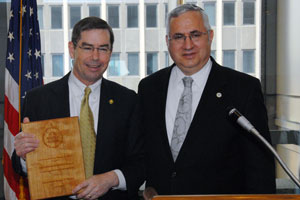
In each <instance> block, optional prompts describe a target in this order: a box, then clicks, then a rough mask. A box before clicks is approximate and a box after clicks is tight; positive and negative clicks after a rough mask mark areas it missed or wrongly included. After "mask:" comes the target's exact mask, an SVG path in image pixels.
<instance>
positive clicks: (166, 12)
mask: <svg viewBox="0 0 300 200" xmlns="http://www.w3.org/2000/svg"><path fill="white" fill-rule="evenodd" d="M168 13H169V7H168V4H167V3H165V26H167V20H168Z"/></svg>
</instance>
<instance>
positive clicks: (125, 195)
mask: <svg viewBox="0 0 300 200" xmlns="http://www.w3.org/2000/svg"><path fill="white" fill-rule="evenodd" d="M68 78H69V74H68V75H66V76H64V77H63V78H62V79H60V80H58V81H54V82H52V83H49V84H47V85H44V86H42V87H39V88H35V89H33V90H31V91H30V92H28V93H27V95H26V98H25V100H24V105H23V112H22V115H23V117H29V119H30V121H37V120H46V119H53V118H61V117H69V116H70V110H69V107H70V106H69V87H68ZM110 99H112V100H113V101H114V103H113V104H110V103H109V100H110ZM136 102H137V96H136V94H135V92H134V91H131V90H129V89H127V88H125V87H123V86H121V85H119V84H117V83H114V82H111V81H109V80H106V79H104V78H103V79H102V84H101V92H100V106H99V119H98V131H97V141H96V153H95V165H94V174H100V173H104V172H108V171H110V170H114V169H120V170H121V171H122V172H123V174H124V176H125V180H126V185H127V191H120V190H110V191H109V192H108V193H107V194H106V195H105V196H104V197H103V199H116V200H119V199H136V198H137V192H138V189H139V186H140V185H141V184H142V183H143V181H144V167H143V162H142V159H143V154H142V145H143V141H142V138H141V136H140V132H139V130H138V126H137V120H138V119H137V118H138V117H137V110H136V108H137V107H136ZM23 117H22V118H23ZM13 162H14V168H15V169H16V171H17V172H19V173H20V172H21V168H20V167H21V166H20V163H19V158H17V157H16V156H14V159H13ZM101 199H102V198H101Z"/></svg>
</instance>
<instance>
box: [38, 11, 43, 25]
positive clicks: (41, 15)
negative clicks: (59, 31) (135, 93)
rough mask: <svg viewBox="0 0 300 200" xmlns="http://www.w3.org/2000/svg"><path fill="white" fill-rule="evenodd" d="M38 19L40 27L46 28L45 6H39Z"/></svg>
mask: <svg viewBox="0 0 300 200" xmlns="http://www.w3.org/2000/svg"><path fill="white" fill-rule="evenodd" d="M38 20H39V26H40V29H43V28H44V17H43V6H38Z"/></svg>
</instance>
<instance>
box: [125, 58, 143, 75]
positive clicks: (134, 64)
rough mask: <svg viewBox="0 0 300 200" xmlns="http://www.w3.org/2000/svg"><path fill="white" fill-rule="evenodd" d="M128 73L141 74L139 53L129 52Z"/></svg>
mask: <svg viewBox="0 0 300 200" xmlns="http://www.w3.org/2000/svg"><path fill="white" fill-rule="evenodd" d="M127 66H128V70H129V73H128V75H137V76H138V75H139V66H140V65H139V53H128V65H127Z"/></svg>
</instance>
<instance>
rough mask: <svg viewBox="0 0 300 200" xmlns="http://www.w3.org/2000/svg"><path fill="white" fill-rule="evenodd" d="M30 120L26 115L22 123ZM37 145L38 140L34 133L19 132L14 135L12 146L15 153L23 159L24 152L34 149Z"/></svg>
mask: <svg viewBox="0 0 300 200" xmlns="http://www.w3.org/2000/svg"><path fill="white" fill-rule="evenodd" d="M28 122H30V120H29V118H28V117H25V118H24V119H23V123H28ZM38 145H39V140H38V139H37V138H36V137H35V135H33V134H30V133H24V132H20V133H18V134H17V135H16V136H15V140H14V146H15V150H16V154H17V155H18V156H19V157H21V158H23V159H24V160H25V157H26V154H27V153H29V152H32V151H34V150H35V149H36V148H37V147H38Z"/></svg>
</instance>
